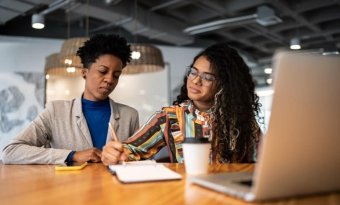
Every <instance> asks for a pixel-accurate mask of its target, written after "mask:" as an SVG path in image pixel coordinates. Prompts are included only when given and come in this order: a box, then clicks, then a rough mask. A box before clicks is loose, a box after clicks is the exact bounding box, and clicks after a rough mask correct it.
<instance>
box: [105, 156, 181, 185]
mask: <svg viewBox="0 0 340 205" xmlns="http://www.w3.org/2000/svg"><path fill="white" fill-rule="evenodd" d="M109 170H110V171H111V172H112V173H114V174H115V175H116V176H117V178H118V180H119V181H120V182H122V183H138V182H151V181H164V180H179V179H181V178H182V176H181V175H180V174H178V173H177V172H174V171H172V170H171V169H169V168H167V167H166V166H164V165H163V164H160V163H156V162H155V161H152V160H145V161H134V162H126V163H125V165H121V164H119V165H110V166H109Z"/></svg>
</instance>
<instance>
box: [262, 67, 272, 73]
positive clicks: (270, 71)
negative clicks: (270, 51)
mask: <svg viewBox="0 0 340 205" xmlns="http://www.w3.org/2000/svg"><path fill="white" fill-rule="evenodd" d="M272 72H273V69H272V68H265V69H264V73H266V74H271V73H272Z"/></svg>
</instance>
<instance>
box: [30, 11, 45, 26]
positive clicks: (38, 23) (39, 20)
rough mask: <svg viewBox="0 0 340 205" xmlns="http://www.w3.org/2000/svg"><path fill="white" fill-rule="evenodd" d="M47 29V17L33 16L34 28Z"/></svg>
mask: <svg viewBox="0 0 340 205" xmlns="http://www.w3.org/2000/svg"><path fill="white" fill-rule="evenodd" d="M44 27H45V17H44V16H43V15H41V14H33V15H32V28H35V29H43V28H44Z"/></svg>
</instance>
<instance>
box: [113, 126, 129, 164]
mask: <svg viewBox="0 0 340 205" xmlns="http://www.w3.org/2000/svg"><path fill="white" fill-rule="evenodd" d="M109 130H110V134H111V137H112V138H113V140H114V141H116V142H119V139H118V137H117V135H116V132H115V130H114V129H113V127H112V125H111V123H110V122H109ZM122 164H123V165H124V166H125V161H122Z"/></svg>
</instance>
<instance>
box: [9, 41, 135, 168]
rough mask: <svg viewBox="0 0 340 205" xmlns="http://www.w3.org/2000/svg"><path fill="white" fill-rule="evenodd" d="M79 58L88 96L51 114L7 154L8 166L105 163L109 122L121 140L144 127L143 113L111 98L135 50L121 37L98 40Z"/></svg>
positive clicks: (52, 107)
mask: <svg viewBox="0 0 340 205" xmlns="http://www.w3.org/2000/svg"><path fill="white" fill-rule="evenodd" d="M77 55H78V56H79V57H80V59H81V62H82V64H83V67H84V69H83V70H82V75H83V78H84V79H85V88H84V92H83V94H82V95H81V96H80V97H78V98H75V99H73V100H69V101H65V100H58V101H53V102H50V103H48V104H47V105H46V109H45V110H44V111H43V112H42V113H41V114H40V115H39V116H38V117H37V118H36V119H34V120H33V122H31V124H30V125H29V126H28V128H26V129H25V130H24V131H23V132H21V133H20V134H19V135H18V136H17V137H16V138H14V139H13V140H12V141H11V142H10V144H9V145H7V146H6V147H5V148H4V150H3V156H2V160H3V162H4V163H6V164H63V163H73V162H87V161H89V162H100V161H101V152H102V151H101V150H102V148H103V146H104V145H105V143H106V141H107V138H108V136H109V135H108V122H110V123H112V124H114V125H115V129H116V132H117V134H118V135H119V137H120V139H121V140H125V139H127V138H128V137H129V136H131V135H132V134H133V133H134V132H135V131H136V130H137V129H138V127H139V120H138V112H137V111H136V110H135V109H134V108H131V107H129V106H127V105H123V104H119V103H116V102H114V101H113V100H112V99H110V98H109V94H110V93H111V92H112V91H113V90H114V89H115V87H116V86H117V84H118V80H119V77H120V75H121V73H122V70H123V68H124V67H125V66H126V64H127V63H128V62H130V56H131V49H130V46H129V45H128V44H127V42H126V40H125V39H124V38H121V37H119V36H117V35H96V36H94V37H92V38H90V39H89V40H88V41H86V42H85V43H84V46H82V47H80V48H79V50H78V52H77Z"/></svg>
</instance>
